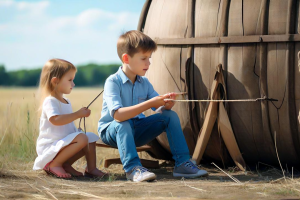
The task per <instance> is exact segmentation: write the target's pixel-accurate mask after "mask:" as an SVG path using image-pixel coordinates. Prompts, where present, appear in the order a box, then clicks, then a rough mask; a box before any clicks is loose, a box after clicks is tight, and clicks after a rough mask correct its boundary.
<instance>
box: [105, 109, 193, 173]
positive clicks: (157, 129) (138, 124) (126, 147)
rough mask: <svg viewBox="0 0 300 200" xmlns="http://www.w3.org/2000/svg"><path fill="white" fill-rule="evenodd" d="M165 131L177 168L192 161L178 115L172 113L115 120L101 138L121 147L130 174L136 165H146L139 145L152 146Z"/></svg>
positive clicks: (167, 111) (121, 154)
mask: <svg viewBox="0 0 300 200" xmlns="http://www.w3.org/2000/svg"><path fill="white" fill-rule="evenodd" d="M163 131H166V132H167V137H168V141H169V144H170V149H171V153H172V155H173V159H174V160H175V166H178V165H180V164H181V163H183V162H185V161H187V160H189V159H190V155H189V149H188V147H187V144H186V141H185V138H184V135H183V132H182V130H181V126H180V121H179V118H178V115H177V113H176V112H174V111H172V110H164V111H163V113H162V114H154V115H151V116H149V117H146V118H142V119H138V118H133V119H129V120H127V121H123V122H120V123H119V122H116V121H113V122H112V123H111V124H110V125H109V126H108V127H107V128H106V129H105V130H103V131H102V133H101V134H100V136H101V139H102V141H103V142H104V143H106V144H108V145H110V146H113V147H117V148H118V150H119V153H120V158H121V162H122V164H123V168H124V170H125V172H129V171H130V170H132V168H134V167H135V166H142V164H141V162H140V159H139V157H138V154H137V151H136V146H142V145H145V144H147V143H149V142H150V141H152V140H153V139H154V138H155V137H157V136H158V135H160V134H161V133H162V132H163Z"/></svg>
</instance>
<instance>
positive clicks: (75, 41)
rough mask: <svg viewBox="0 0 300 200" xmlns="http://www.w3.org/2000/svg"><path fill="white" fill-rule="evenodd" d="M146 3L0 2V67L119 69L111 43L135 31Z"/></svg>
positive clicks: (92, 0)
mask: <svg viewBox="0 0 300 200" xmlns="http://www.w3.org/2000/svg"><path fill="white" fill-rule="evenodd" d="M144 2H145V0H39V1H38V0H23V1H20V0H0V65H4V66H5V68H6V70H7V71H14V70H19V69H35V68H40V67H42V66H43V65H44V64H45V63H46V61H47V60H49V59H51V58H62V59H65V60H68V61H70V62H72V63H73V64H75V65H81V64H87V63H98V64H107V63H121V62H120V60H119V58H118V55H117V50H116V42H117V39H118V37H119V35H120V34H122V33H123V32H126V31H129V30H133V29H136V28H137V24H138V20H139V16H140V13H141V10H142V7H143V5H144Z"/></svg>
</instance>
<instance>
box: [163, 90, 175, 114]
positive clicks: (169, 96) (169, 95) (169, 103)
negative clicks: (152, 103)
mask: <svg viewBox="0 0 300 200" xmlns="http://www.w3.org/2000/svg"><path fill="white" fill-rule="evenodd" d="M163 96H164V97H166V99H174V100H175V99H176V93H175V92H171V93H167V94H164V95H163ZM164 101H165V102H166V104H165V109H167V110H171V109H172V107H173V106H174V105H175V101H171V100H164Z"/></svg>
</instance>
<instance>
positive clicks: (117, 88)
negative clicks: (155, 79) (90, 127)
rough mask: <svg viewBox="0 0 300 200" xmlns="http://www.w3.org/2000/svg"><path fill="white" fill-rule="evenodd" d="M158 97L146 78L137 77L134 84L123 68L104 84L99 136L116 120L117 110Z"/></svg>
mask: <svg viewBox="0 0 300 200" xmlns="http://www.w3.org/2000/svg"><path fill="white" fill-rule="evenodd" d="M156 96H158V93H157V92H156V91H155V90H154V88H153V86H152V84H151V83H150V82H149V80H148V79H147V78H146V77H144V76H138V75H137V77H136V81H135V83H134V84H132V82H131V80H130V79H129V78H128V77H127V76H126V75H125V73H124V72H123V71H122V66H121V67H120V68H119V70H118V71H117V72H116V73H115V74H112V75H110V76H109V77H108V78H107V79H106V81H105V84H104V94H103V104H102V111H101V118H100V120H99V122H98V133H99V135H100V133H101V132H102V131H103V130H104V129H105V128H106V127H108V126H109V124H110V123H111V122H112V121H113V120H114V118H113V115H114V113H115V111H116V110H118V109H119V108H122V107H128V106H134V105H136V104H139V103H142V102H144V101H146V100H148V99H151V98H153V97H156ZM144 117H145V115H144V114H143V113H140V114H139V115H137V116H135V117H134V118H144Z"/></svg>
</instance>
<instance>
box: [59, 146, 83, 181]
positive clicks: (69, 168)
mask: <svg viewBox="0 0 300 200" xmlns="http://www.w3.org/2000/svg"><path fill="white" fill-rule="evenodd" d="M84 155H85V153H84V151H83V150H80V151H79V152H78V153H76V154H75V155H74V156H72V157H71V158H70V159H68V160H67V161H66V162H65V163H64V164H63V168H64V170H65V171H66V172H67V173H69V174H71V175H73V176H83V174H82V173H81V172H79V171H77V170H76V169H74V168H73V167H72V165H73V163H74V162H75V161H76V160H78V159H80V158H81V157H83V156H84Z"/></svg>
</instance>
